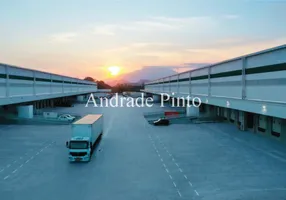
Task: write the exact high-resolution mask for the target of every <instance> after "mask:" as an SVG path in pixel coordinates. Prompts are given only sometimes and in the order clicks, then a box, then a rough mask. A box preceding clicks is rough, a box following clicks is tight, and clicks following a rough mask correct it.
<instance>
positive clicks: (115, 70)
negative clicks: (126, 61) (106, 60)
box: [108, 66, 120, 76]
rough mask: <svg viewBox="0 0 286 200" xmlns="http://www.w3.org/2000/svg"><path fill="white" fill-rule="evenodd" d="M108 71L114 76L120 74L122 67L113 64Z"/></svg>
mask: <svg viewBox="0 0 286 200" xmlns="http://www.w3.org/2000/svg"><path fill="white" fill-rule="evenodd" d="M108 71H109V72H110V73H111V75H112V76H116V75H118V74H119V71H120V67H118V66H111V67H108Z"/></svg>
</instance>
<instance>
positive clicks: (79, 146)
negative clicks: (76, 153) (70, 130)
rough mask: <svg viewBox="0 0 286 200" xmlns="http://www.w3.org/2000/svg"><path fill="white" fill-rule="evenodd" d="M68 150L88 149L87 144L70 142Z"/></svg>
mask: <svg viewBox="0 0 286 200" xmlns="http://www.w3.org/2000/svg"><path fill="white" fill-rule="evenodd" d="M70 148H71V149H87V148H88V142H84V141H80V142H76V141H71V142H70Z"/></svg>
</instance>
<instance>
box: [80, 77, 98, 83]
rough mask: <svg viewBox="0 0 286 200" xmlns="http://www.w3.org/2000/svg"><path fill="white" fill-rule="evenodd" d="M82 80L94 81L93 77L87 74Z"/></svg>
mask: <svg viewBox="0 0 286 200" xmlns="http://www.w3.org/2000/svg"><path fill="white" fill-rule="evenodd" d="M83 80H85V81H92V82H95V79H94V78H92V77H89V76H87V77H85V78H84V79H83Z"/></svg>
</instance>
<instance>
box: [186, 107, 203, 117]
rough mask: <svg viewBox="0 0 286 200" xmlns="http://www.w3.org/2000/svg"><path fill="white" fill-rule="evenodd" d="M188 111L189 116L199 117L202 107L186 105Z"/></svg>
mask: <svg viewBox="0 0 286 200" xmlns="http://www.w3.org/2000/svg"><path fill="white" fill-rule="evenodd" d="M186 113H187V116H188V117H199V116H200V109H199V107H194V106H190V107H188V106H186Z"/></svg>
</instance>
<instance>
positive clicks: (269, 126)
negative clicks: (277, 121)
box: [265, 116, 272, 136]
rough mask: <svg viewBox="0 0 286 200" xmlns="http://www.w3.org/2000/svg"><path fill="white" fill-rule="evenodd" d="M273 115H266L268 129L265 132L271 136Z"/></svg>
mask: <svg viewBox="0 0 286 200" xmlns="http://www.w3.org/2000/svg"><path fill="white" fill-rule="evenodd" d="M271 132H272V117H270V116H266V130H265V134H266V135H267V136H271V135H272V133H271Z"/></svg>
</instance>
